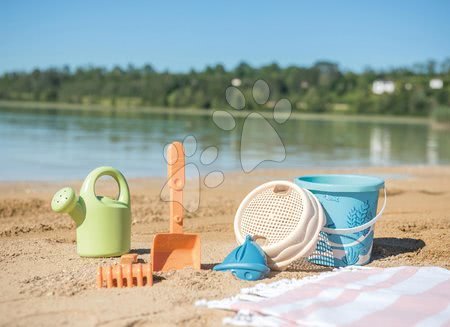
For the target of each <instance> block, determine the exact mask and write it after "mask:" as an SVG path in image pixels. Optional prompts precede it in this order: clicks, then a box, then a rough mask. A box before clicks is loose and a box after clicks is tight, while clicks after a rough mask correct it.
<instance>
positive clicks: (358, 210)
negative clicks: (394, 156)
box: [295, 174, 387, 267]
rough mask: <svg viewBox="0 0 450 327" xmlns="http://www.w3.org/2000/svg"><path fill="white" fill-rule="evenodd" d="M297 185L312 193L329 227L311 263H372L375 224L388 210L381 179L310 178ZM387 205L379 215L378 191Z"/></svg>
mask: <svg viewBox="0 0 450 327" xmlns="http://www.w3.org/2000/svg"><path fill="white" fill-rule="evenodd" d="M295 182H296V183H297V184H298V185H299V186H300V187H303V188H305V189H308V190H310V191H311V192H312V193H313V194H314V195H315V197H317V199H318V200H319V201H320V203H321V204H322V207H323V209H324V211H325V216H326V226H325V227H324V228H323V229H322V232H321V235H320V236H321V237H320V238H321V239H320V242H319V243H318V245H317V248H316V250H315V251H314V253H313V254H312V255H311V256H310V257H309V261H310V262H313V263H315V264H319V265H325V266H332V267H345V266H359V265H365V264H367V263H369V262H370V257H371V252H372V247H373V236H374V232H375V222H376V221H377V220H378V219H379V218H380V217H381V215H382V214H383V211H384V209H385V208H386V201H387V199H386V188H385V185H384V181H383V180H382V179H380V178H378V177H372V176H364V175H329V174H324V175H307V176H302V177H298V178H296V179H295ZM383 188H384V204H383V205H382V207H381V209H380V211H379V212H378V214H377V213H376V212H377V207H378V195H379V191H380V190H381V189H383Z"/></svg>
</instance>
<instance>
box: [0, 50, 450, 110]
mask: <svg viewBox="0 0 450 327" xmlns="http://www.w3.org/2000/svg"><path fill="white" fill-rule="evenodd" d="M258 79H263V80H265V81H266V82H267V83H268V85H269V86H270V91H271V93H270V100H269V101H268V102H267V104H266V105H265V106H266V107H267V108H270V107H271V106H273V104H274V101H276V100H277V99H280V98H287V99H289V100H290V101H291V103H292V106H293V109H294V111H298V112H313V113H322V112H336V113H341V112H342V113H364V114H393V115H412V116H426V115H429V114H430V113H431V112H432V111H433V109H434V108H448V107H450V58H448V59H446V60H444V61H443V62H440V63H438V62H436V61H428V62H425V63H422V64H416V65H413V66H411V67H401V68H392V69H387V70H374V69H370V68H367V69H365V70H364V71H362V72H352V71H349V70H344V69H341V68H340V67H339V66H338V64H336V63H333V62H328V61H320V62H316V63H315V64H314V65H311V66H310V67H299V66H289V67H280V66H279V65H278V64H276V63H273V64H269V65H265V66H262V67H252V66H251V65H249V64H247V63H245V62H242V63H240V64H239V65H237V66H236V67H235V68H233V69H229V70H227V69H225V67H224V66H223V65H220V64H218V65H215V66H208V67H206V68H205V69H204V70H201V71H196V70H191V71H189V72H186V73H173V72H168V71H162V72H158V71H156V70H155V69H154V68H153V67H152V66H151V65H149V64H147V65H144V66H142V67H135V66H133V65H128V66H127V67H120V66H116V67H114V68H111V69H106V68H103V67H92V66H89V67H79V68H76V69H71V68H69V67H68V66H64V67H61V68H49V69H43V70H41V69H35V70H33V71H31V72H8V73H4V74H3V75H2V76H0V99H2V100H14V101H33V102H57V103H72V104H82V105H104V106H109V107H110V106H113V107H120V108H122V107H123V108H124V110H125V108H127V107H139V106H149V107H151V106H157V107H173V108H204V109H210V108H223V107H226V106H227V103H226V99H225V90H226V88H227V87H229V86H230V85H231V83H232V82H233V84H235V85H239V87H238V88H239V89H240V90H241V91H242V93H243V94H244V95H245V96H246V99H247V102H246V108H247V109H249V110H253V109H255V108H260V107H261V105H258V104H257V103H255V102H254V101H252V97H251V92H252V87H253V84H254V82H255V81H256V80H258ZM431 79H439V80H442V82H443V85H442V87H440V88H439V87H438V88H431V87H430V80H431ZM374 81H392V82H393V83H394V86H395V89H394V90H393V91H392V92H391V93H389V92H387V93H383V94H375V93H374V92H373V90H372V86H373V82H374ZM180 110H182V109H180Z"/></svg>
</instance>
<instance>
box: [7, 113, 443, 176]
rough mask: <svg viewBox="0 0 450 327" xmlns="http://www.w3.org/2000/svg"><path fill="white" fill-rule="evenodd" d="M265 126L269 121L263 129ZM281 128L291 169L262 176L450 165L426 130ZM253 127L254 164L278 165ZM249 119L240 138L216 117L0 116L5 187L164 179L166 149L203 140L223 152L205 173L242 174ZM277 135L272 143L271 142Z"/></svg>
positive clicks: (265, 137)
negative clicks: (103, 171) (98, 170)
mask: <svg viewBox="0 0 450 327" xmlns="http://www.w3.org/2000/svg"><path fill="white" fill-rule="evenodd" d="M261 122H262V121H261ZM270 123H271V124H272V125H273V126H274V127H276V128H277V132H278V134H279V135H280V137H281V139H282V140H283V143H284V145H285V149H286V159H285V160H284V161H283V162H270V161H267V162H263V163H262V164H261V165H260V166H258V168H256V169H260V168H284V167H296V168H311V167H324V168H325V167H364V166H386V165H402V164H408V165H418V164H421V165H435V164H448V163H450V133H449V132H448V131H436V130H433V129H431V127H429V126H428V125H426V124H386V123H384V124H383V123H369V122H365V123H361V122H350V121H331V120H330V121H326V120H325V121H324V120H317V121H315V120H301V119H295V120H294V119H292V120H289V121H288V122H286V123H284V124H282V125H278V124H277V123H276V122H275V121H271V122H270ZM259 124H260V122H258V121H257V120H256V121H254V122H253V123H252V124H248V125H247V126H245V128H246V129H247V130H246V134H245V138H246V152H245V155H246V160H253V161H254V162H259V160H263V159H270V158H273V156H277V155H278V156H280V155H281V154H282V152H283V149H282V148H281V149H280V146H279V144H278V143H277V142H275V141H274V139H273V134H270V133H267V129H266V127H267V125H261V126H265V128H260V127H258V126H260V125H259ZM243 125H244V119H243V118H240V119H238V120H237V125H236V127H235V128H234V129H233V130H232V131H225V130H221V129H219V128H218V127H217V126H216V125H215V124H214V123H213V121H212V119H211V117H209V116H189V115H173V114H171V115H161V114H152V115H130V116H123V115H114V114H111V113H110V114H95V115H92V114H87V113H80V112H78V113H75V112H73V113H67V112H65V113H62V112H61V111H56V110H48V111H46V112H39V113H35V112H31V111H27V112H22V110H21V112H20V113H18V112H14V111H13V110H6V109H5V108H3V109H2V110H0V149H1V157H2V159H1V161H0V180H58V179H75V178H77V179H78V178H79V179H81V178H84V177H85V176H86V175H87V173H88V172H89V171H90V170H92V169H93V168H95V167H97V166H102V165H110V166H114V167H116V168H118V169H119V170H121V171H122V172H123V173H124V174H125V175H126V176H127V177H144V176H164V175H165V174H166V163H165V161H164V159H163V151H164V146H165V145H166V144H167V143H168V142H170V141H172V140H182V139H183V138H184V137H185V136H187V135H193V136H195V138H196V140H197V142H198V150H199V151H197V153H196V154H194V155H193V156H192V157H191V158H190V159H189V160H190V161H192V162H194V163H199V156H200V152H201V150H202V149H204V148H206V147H208V146H215V147H217V149H218V158H217V160H216V161H215V162H214V163H212V164H211V165H209V166H206V167H204V169H201V171H202V172H207V171H209V170H212V169H220V170H224V171H227V170H238V169H241V161H240V145H241V138H242V133H241V130H242V127H243ZM269 134H270V135H269Z"/></svg>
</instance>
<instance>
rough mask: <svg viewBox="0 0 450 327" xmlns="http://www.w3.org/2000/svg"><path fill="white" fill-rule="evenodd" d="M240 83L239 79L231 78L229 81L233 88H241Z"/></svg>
mask: <svg viewBox="0 0 450 327" xmlns="http://www.w3.org/2000/svg"><path fill="white" fill-rule="evenodd" d="M241 84H242V81H241V80H240V79H239V78H233V79H232V80H231V85H233V86H235V87H239V86H241Z"/></svg>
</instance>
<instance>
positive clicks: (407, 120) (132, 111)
mask: <svg viewBox="0 0 450 327" xmlns="http://www.w3.org/2000/svg"><path fill="white" fill-rule="evenodd" d="M5 109H14V110H17V111H22V112H31V111H32V112H48V111H49V110H51V111H58V112H59V111H60V112H66V113H74V114H75V113H83V114H85V113H86V114H95V115H102V114H114V115H123V116H128V115H151V114H167V115H189V116H211V115H212V114H213V113H214V112H215V111H217V110H224V109H225V110H227V111H232V114H233V116H235V117H246V116H247V115H249V113H251V112H252V111H246V110H241V111H239V110H232V108H217V109H198V108H164V107H143V106H142V107H141V106H116V107H112V106H104V105H95V104H90V105H86V104H73V103H57V102H33V101H5V100H0V110H5ZM230 109H231V110H230ZM259 113H260V114H261V115H262V116H263V117H264V118H268V119H271V118H272V117H273V114H272V111H271V110H267V109H264V110H263V111H259ZM290 119H302V120H327V121H354V122H372V123H386V124H417V125H426V124H429V123H430V122H431V119H430V118H428V117H407V116H393V115H383V116H381V115H360V114H341V113H333V114H329V113H327V114H318V113H303V112H293V113H292V114H291V117H290Z"/></svg>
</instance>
